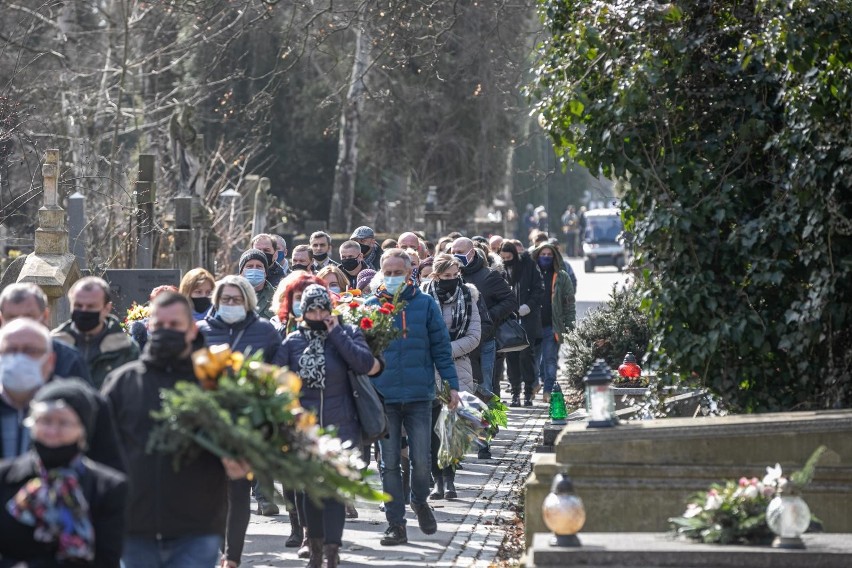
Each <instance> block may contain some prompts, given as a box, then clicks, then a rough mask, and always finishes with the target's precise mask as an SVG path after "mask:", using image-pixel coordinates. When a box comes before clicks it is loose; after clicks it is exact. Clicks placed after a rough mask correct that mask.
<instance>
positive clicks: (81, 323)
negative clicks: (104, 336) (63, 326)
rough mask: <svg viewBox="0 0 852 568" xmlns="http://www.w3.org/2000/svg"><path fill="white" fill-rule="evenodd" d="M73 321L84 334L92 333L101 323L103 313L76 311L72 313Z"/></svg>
mask: <svg viewBox="0 0 852 568" xmlns="http://www.w3.org/2000/svg"><path fill="white" fill-rule="evenodd" d="M71 321H72V322H74V325H75V326H76V327H77V329H79V330H80V331H82V332H83V333H86V332H89V331H92V330H93V329H95V328H96V327H98V325H99V324H100V323H101V312H84V311H83V310H74V311H73V312H71Z"/></svg>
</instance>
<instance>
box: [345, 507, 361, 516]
mask: <svg viewBox="0 0 852 568" xmlns="http://www.w3.org/2000/svg"><path fill="white" fill-rule="evenodd" d="M346 518H347V519H357V518H358V509H356V508H355V505H352V504H347V505H346Z"/></svg>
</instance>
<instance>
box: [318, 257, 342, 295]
mask: <svg viewBox="0 0 852 568" xmlns="http://www.w3.org/2000/svg"><path fill="white" fill-rule="evenodd" d="M317 278H319V279H320V280H322V281H323V282H325V284H326V287H328V291H329V292H331V293H332V294H334V299H335V301H337V297H338V296H340V294H342V293H344V292H346V290H348V289H349V288H350V286H349V282H350V281H349V278H347V275H346V273H344V272H343V270H341V269H340V268H338V267H336V266H331V265H328V266H326V267H325V268H323V269H322V270H320V271H319V272H317Z"/></svg>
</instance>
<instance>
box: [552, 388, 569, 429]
mask: <svg viewBox="0 0 852 568" xmlns="http://www.w3.org/2000/svg"><path fill="white" fill-rule="evenodd" d="M567 418H568V410H567V409H566V408H565V396H564V395H563V394H562V387H560V386H559V383H556V385H554V387H553V392H552V393H550V423H551V424H566V423H567V420H566V419H567Z"/></svg>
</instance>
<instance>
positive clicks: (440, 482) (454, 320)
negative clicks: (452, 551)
mask: <svg viewBox="0 0 852 568" xmlns="http://www.w3.org/2000/svg"><path fill="white" fill-rule="evenodd" d="M432 268H433V273H432V279H431V280H429V281H427V282H426V283H424V284H423V285H422V286H421V289H422V290H423V292H425V293H426V294H429V295H430V296H432V298H434V299H435V301H436V302H438V305H439V306H440V307H441V313H442V314H443V316H444V323H445V324H446V325H447V330H448V331H449V333H450V348H451V350H452V353H453V363H454V364H455V366H456V373H458V377H459V389H460V390H463V391H467V392H469V393H473V392H474V391H475V390H476V383H475V381H474V379H473V365H472V363H471V360H470V355H471V353H473V352H474V351H475V350H476V348H477V346H478V345H479V339H480V337H481V334H482V326H481V321H480V318H479V309H478V308H477V305H476V304H477V302H478V301H479V291H478V290H477V289H476V286H474V285H473V284H465V283H463V282H462V280H461V271H460V266H459V262H458V260H456V259H455V258H453V257H452V256H450V255H448V254H439V255H437V256H436V257H435V259H434V262H433V263H432ZM435 379H436V380H438V376H437V375H436V376H435ZM439 386H440V383H438V385H436V388H438V387H439ZM436 402H437V401H436ZM440 414H441V404H440V403H437V404H436V403H433V405H432V430H431V433H432V477H434V479H435V487H434V489H433V490H432V493H431V494H430V495H429V499H443V498H444V497H446V498H447V499H455V498H456V497H457V496H458V494H457V493H456V486H455V477H456V473H455V468H454V467H453V466H448V467H445V468H443V469H440V468H439V467H438V450H439V449H440V447H441V441H440V438H438V435H437V434H435V425H436V424H437V422H438V417H439V416H440Z"/></svg>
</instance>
